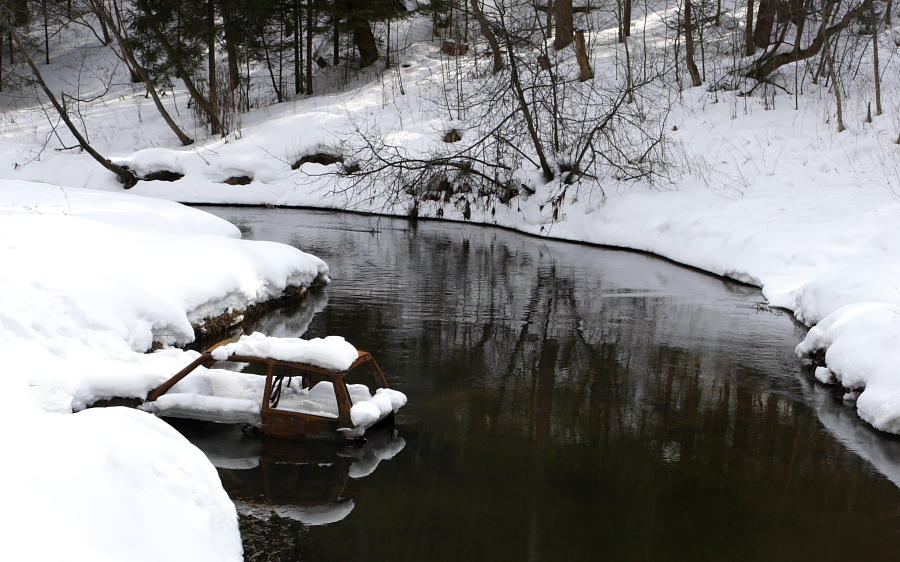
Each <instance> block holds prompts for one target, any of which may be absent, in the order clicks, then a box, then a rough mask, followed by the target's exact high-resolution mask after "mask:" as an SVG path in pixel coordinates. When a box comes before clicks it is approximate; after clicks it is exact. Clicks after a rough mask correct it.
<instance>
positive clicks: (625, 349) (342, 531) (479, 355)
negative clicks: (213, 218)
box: [309, 219, 898, 561]
mask: <svg viewBox="0 0 900 562" xmlns="http://www.w3.org/2000/svg"><path fill="white" fill-rule="evenodd" d="M342 220H343V219H342ZM359 220H360V221H361V220H363V219H359ZM385 224H395V223H391V222H390V221H385ZM403 224H406V223H403ZM329 236H331V238H329V240H327V241H325V242H321V243H317V244H318V245H315V246H314V247H316V248H317V249H325V250H327V251H328V252H331V254H330V255H329V254H328V253H324V254H323V257H325V258H326V259H328V261H329V263H330V264H331V265H332V266H333V267H334V268H335V271H336V281H335V285H334V286H332V287H330V288H329V289H328V290H327V291H328V293H329V299H330V303H329V306H328V307H327V308H326V309H324V310H323V311H322V312H320V313H319V314H317V315H316V317H315V318H314V320H313V321H312V323H311V327H310V334H309V335H311V336H321V335H325V334H329V333H337V334H342V335H345V336H346V337H347V338H348V339H349V340H350V341H352V342H354V343H356V344H357V345H359V346H360V347H365V348H368V349H370V350H371V351H374V352H375V353H376V356H377V357H378V359H379V362H380V363H381V365H382V367H384V369H385V371H386V373H387V374H388V376H389V378H391V380H392V382H395V383H397V384H398V386H400V388H401V389H402V390H404V391H406V392H407V393H408V394H409V396H410V403H409V405H408V406H407V407H406V408H405V409H404V410H402V411H401V412H400V423H401V429H402V430H403V432H404V437H406V438H407V440H408V441H409V442H410V443H411V447H410V449H411V450H409V451H406V453H405V454H404V455H403V456H402V457H401V458H402V460H398V461H395V462H393V463H392V464H391V470H389V471H383V472H382V473H381V475H380V477H379V478H375V479H370V480H367V481H366V482H365V484H366V486H362V487H360V488H361V489H360V495H359V496H358V497H357V498H355V499H357V500H358V505H357V507H356V510H355V512H354V516H353V517H348V518H347V519H346V520H344V521H342V523H341V524H340V525H333V526H327V527H317V528H316V530H315V533H316V535H317V536H318V537H319V541H320V544H321V545H327V549H332V548H333V549H334V550H333V552H336V553H339V554H337V555H334V556H331V557H330V558H329V559H353V558H357V557H359V553H360V552H361V551H363V550H365V549H363V548H362V547H361V546H357V545H368V546H371V547H372V548H377V551H378V553H379V555H380V558H381V559H385V560H401V559H419V560H435V561H437V560H469V559H472V560H475V559H479V560H485V559H492V560H526V559H532V560H568V559H573V560H574V559H583V558H584V555H585V553H587V552H597V553H602V555H603V556H604V557H605V558H608V559H628V560H657V559H671V558H677V559H683V560H719V559H735V560H760V559H767V560H768V559H823V560H824V559H830V560H846V559H861V558H865V557H873V558H879V557H880V558H882V559H888V558H890V557H891V556H892V555H893V552H895V549H894V550H891V547H894V546H896V542H897V541H896V540H892V537H897V536H898V535H897V534H896V532H895V530H896V528H897V523H898V521H897V518H896V517H893V516H885V513H894V512H896V511H897V509H896V504H897V502H896V490H895V489H894V487H893V486H892V485H891V484H890V483H887V482H885V481H884V480H882V479H879V478H873V477H872V474H871V473H869V472H867V470H866V465H864V464H863V463H861V462H859V461H858V460H857V459H856V458H855V457H853V456H852V455H848V454H846V451H845V450H844V448H843V447H842V445H840V444H839V443H838V442H836V441H835V440H834V439H831V438H830V437H828V436H827V435H824V434H823V430H822V429H821V427H820V425H819V419H818V417H817V415H816V412H815V411H814V410H812V409H811V408H809V407H806V405H805V404H803V403H802V402H801V401H802V400H803V396H804V392H803V389H802V388H798V386H799V385H797V384H796V373H795V372H794V371H793V369H795V368H796V360H795V359H793V357H792V356H791V354H790V345H789V344H788V345H785V344H784V341H783V340H784V339H786V338H793V337H794V336H793V334H792V331H791V330H792V328H790V327H787V328H783V327H781V326H783V324H782V323H783V322H784V319H777V318H776V317H774V316H773V317H771V318H770V316H771V315H761V314H760V313H759V312H757V311H754V310H748V309H747V308H743V309H741V308H738V305H739V304H741V302H740V301H739V299H738V298H736V297H735V298H734V300H733V301H726V303H725V305H724V306H723V305H722V304H717V305H716V304H713V305H709V303H708V301H709V299H710V298H712V299H715V298H726V297H727V296H728V295H729V294H736V295H738V296H741V295H746V294H747V291H748V289H746V288H743V287H736V286H729V285H725V286H724V290H723V287H722V285H723V284H722V283H721V282H719V281H717V280H715V279H709V278H706V277H703V276H699V275H696V274H694V273H691V272H686V271H684V270H681V269H678V268H674V267H672V266H670V265H668V264H661V263H659V262H656V261H652V260H645V259H643V258H639V257H634V256H629V255H621V254H615V253H610V254H607V255H605V257H604V258H603V259H604V260H606V259H607V258H608V260H609V264H607V262H605V261H603V262H599V263H598V262H596V261H595V263H593V264H591V265H590V267H589V268H588V267H586V266H585V265H584V263H583V262H585V261H588V260H581V259H580V256H579V252H580V251H581V250H570V253H569V254H567V255H563V254H560V252H559V247H557V246H553V245H550V244H546V243H544V242H542V241H536V240H533V239H523V238H521V237H514V236H506V235H504V234H503V233H496V232H495V231H485V230H482V229H474V230H465V229H463V228H459V229H457V228H455V227H451V226H446V225H442V226H436V227H427V226H420V227H419V228H418V229H417V230H416V229H409V228H407V229H406V230H391V229H388V228H384V229H382V230H381V231H380V232H378V233H375V234H369V233H361V232H360V231H359V230H347V231H342V232H340V233H334V232H332V233H330V234H329ZM566 248H571V247H568V246H567V247H566ZM584 251H585V252H588V251H590V250H587V249H584ZM337 252H340V254H338V253H337ZM623 264H624V265H625V266H629V265H631V264H634V265H635V267H634V271H633V272H631V271H627V268H624V269H623ZM673 287H675V288H677V289H678V290H679V291H682V292H681V293H678V292H675V293H673V289H672V288H673ZM684 287H688V288H689V290H687V291H686V292H687V293H689V296H688V297H687V298H682V297H683V295H684V293H685V289H684ZM732 290H733V293H731V291H732ZM673 294H674V296H673ZM723 294H724V295H726V297H722V296H721V295H723ZM678 295H682V297H679V296H678ZM752 298H754V299H755V298H756V297H752ZM776 322H777V323H776ZM736 326H752V328H745V329H744V331H743V332H740V331H738V332H735V329H736V328H735V327H736ZM756 336H759V338H758V339H756ZM782 352H784V353H786V355H785V357H786V358H781V357H778V356H776V357H775V358H774V359H773V357H772V355H773V354H778V353H782ZM785 381H789V382H785ZM819 409H820V414H821V412H822V411H823V409H822V407H820V408H819ZM834 421H835V423H832V424H829V425H836V422H837V421H840V420H834ZM826 423H828V422H827V421H826ZM857 437H858V436H857ZM857 440H858V439H857ZM870 450H871V449H870ZM880 457H882V458H884V459H885V460H887V461H889V460H890V455H888V454H887V452H885V454H880ZM366 494H368V495H366ZM392 494H393V496H392ZM384 497H404V498H407V497H409V498H411V499H407V500H404V501H397V502H381V501H375V500H376V498H378V499H381V498H384ZM860 498H865V501H860ZM364 500H366V501H364ZM376 528H377V529H378V530H379V531H382V532H383V536H400V537H402V540H395V541H385V542H378V544H377V545H376V544H375V543H374V539H373V537H374V536H376V533H375V529H376ZM351 533H352V536H353V543H352V545H347V546H346V548H344V547H342V546H341V545H343V544H344V543H342V542H340V541H341V540H342V539H346V538H347V537H348V535H349V534H351ZM860 536H867V537H880V538H879V541H881V542H876V541H861V540H859V537H860ZM448 537H450V539H448ZM369 541H372V542H371V544H370V543H369ZM450 541H452V548H448V544H450ZM332 545H337V546H332ZM322 548H323V550H325V549H326V546H323V547H322ZM372 551H373V550H368V551H366V552H372ZM342 555H343V556H342ZM732 555H733V556H732Z"/></svg>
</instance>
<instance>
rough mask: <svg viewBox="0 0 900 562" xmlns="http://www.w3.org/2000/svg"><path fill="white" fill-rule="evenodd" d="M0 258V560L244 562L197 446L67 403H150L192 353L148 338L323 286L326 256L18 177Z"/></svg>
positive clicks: (9, 194)
mask: <svg viewBox="0 0 900 562" xmlns="http://www.w3.org/2000/svg"><path fill="white" fill-rule="evenodd" d="M0 263H2V264H3V267H2V269H0V354H2V355H3V357H4V377H3V382H4V384H3V392H2V393H0V421H2V422H3V425H4V426H5V427H8V428H15V429H14V430H11V431H9V432H7V437H6V439H7V441H8V443H7V444H8V447H9V448H8V450H10V451H16V455H15V457H14V458H10V459H7V461H8V462H6V463H4V466H3V468H2V469H0V496H2V497H3V498H4V507H5V510H4V515H3V516H2V517H3V521H2V523H0V543H2V544H3V548H4V553H5V555H6V557H8V558H10V559H17V560H24V559H28V560H147V561H150V560H172V559H184V560H188V559H189V560H210V561H220V560H240V559H241V541H240V536H239V533H238V526H237V516H236V512H235V508H234V506H233V504H232V503H231V501H230V500H229V499H228V496H227V495H226V493H225V491H224V490H223V489H222V486H221V483H220V482H219V479H218V476H217V474H216V471H215V469H214V468H213V466H212V465H211V464H210V463H209V461H208V460H207V459H206V458H205V457H204V456H203V455H202V453H200V451H199V450H197V449H196V448H195V447H194V446H192V445H191V444H190V443H189V442H188V441H186V440H185V439H184V438H183V437H182V436H181V435H180V434H178V433H177V432H176V431H175V430H173V429H171V428H170V427H169V426H168V425H166V424H165V423H163V422H162V421H160V420H158V419H156V418H155V417H154V416H151V415H148V414H146V413H144V412H140V411H137V410H130V409H125V408H107V409H93V410H85V411H81V412H79V413H76V414H72V412H73V411H78V410H82V409H83V408H84V407H85V406H86V405H87V404H90V403H92V402H94V401H95V400H97V399H102V398H108V397H112V396H139V397H143V396H145V395H146V394H147V392H148V391H149V390H150V389H152V388H153V387H155V386H156V385H158V384H159V383H161V382H163V381H164V380H166V379H167V378H169V377H170V376H171V375H172V374H173V373H175V372H177V371H178V370H179V369H181V368H182V367H183V366H184V365H186V364H187V363H189V362H190V361H191V360H192V359H193V358H194V357H196V356H197V353H196V352H188V351H182V350H180V349H176V348H167V349H162V350H160V351H157V352H155V353H149V354H148V353H145V351H147V350H148V348H149V347H150V345H151V343H152V342H154V341H158V342H163V343H186V342H189V341H191V340H192V339H193V337H194V332H193V329H192V327H191V326H192V324H194V323H198V322H200V321H202V320H203V319H204V318H206V317H208V316H211V315H218V314H222V313H224V312H226V311H228V310H229V309H234V308H242V307H244V306H246V305H247V304H250V303H256V302H262V301H264V300H267V299H270V298H272V297H275V296H278V295H280V294H281V292H282V291H283V290H284V288H285V287H287V286H288V285H292V284H299V285H309V284H311V283H313V282H325V281H327V275H328V267H327V265H325V263H324V262H323V261H322V260H320V259H318V258H316V257H314V256H311V255H309V254H305V253H303V252H301V251H299V250H297V249H295V248H292V247H289V246H284V245H281V244H275V243H267V242H263V243H260V242H253V241H244V240H241V239H240V233H239V231H238V230H237V228H235V227H234V226H233V225H231V224H229V223H227V222H226V221H223V220H221V219H218V218H216V217H214V216H212V215H210V214H208V213H205V212H202V211H198V210H195V209H190V208H187V207H184V206H182V205H179V204H176V203H171V202H167V201H162V200H158V199H148V198H144V197H139V196H134V195H126V194H122V193H103V192H96V191H89V190H83V189H70V188H64V187H60V186H53V185H47V184H42V183H34V182H25V181H11V180H2V181H0ZM217 384H222V383H217ZM232 384H236V383H235V381H232ZM184 398H185V396H184V395H174V396H173V397H168V398H166V400H165V401H163V403H162V404H163V406H168V407H170V408H177V407H179V406H183V405H184V404H183V402H181V401H182V400H183V399H184ZM166 401H168V403H167V402H166ZM230 406H231V410H234V411H239V412H241V413H243V414H246V413H249V408H248V407H247V404H246V403H237V402H235V403H231V404H230ZM234 406H240V407H239V408H235V407H234ZM173 514H178V515H177V517H173ZM37 521H39V522H40V524H35V522H37ZM47 529H52V535H53V540H47V538H46V537H47V536H48V535H47ZM153 537H156V539H153Z"/></svg>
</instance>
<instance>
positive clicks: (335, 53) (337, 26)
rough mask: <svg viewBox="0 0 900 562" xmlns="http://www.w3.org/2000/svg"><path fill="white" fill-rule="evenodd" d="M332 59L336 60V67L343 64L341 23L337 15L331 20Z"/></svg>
mask: <svg viewBox="0 0 900 562" xmlns="http://www.w3.org/2000/svg"><path fill="white" fill-rule="evenodd" d="M331 58H332V59H334V66H337V65H339V64H340V63H341V22H340V20H338V17H337V14H335V15H334V16H332V18H331Z"/></svg>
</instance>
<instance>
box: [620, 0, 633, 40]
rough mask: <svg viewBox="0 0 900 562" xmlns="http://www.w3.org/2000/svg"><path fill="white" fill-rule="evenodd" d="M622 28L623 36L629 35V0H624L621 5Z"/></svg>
mask: <svg viewBox="0 0 900 562" xmlns="http://www.w3.org/2000/svg"><path fill="white" fill-rule="evenodd" d="M622 30H623V34H624V35H625V37H631V0H625V1H624V3H623V5H622ZM623 42H624V39H623Z"/></svg>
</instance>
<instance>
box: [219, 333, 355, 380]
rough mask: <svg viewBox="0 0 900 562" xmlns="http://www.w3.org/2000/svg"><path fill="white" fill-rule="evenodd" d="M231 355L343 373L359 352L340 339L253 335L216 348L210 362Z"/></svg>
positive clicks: (223, 359)
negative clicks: (311, 366)
mask: <svg viewBox="0 0 900 562" xmlns="http://www.w3.org/2000/svg"><path fill="white" fill-rule="evenodd" d="M232 355H247V356H252V357H263V358H267V359H277V360H279V361H290V362H294V363H306V364H308V365H315V366H317V367H322V368H323V369H329V370H332V371H346V370H347V369H349V368H350V365H352V364H353V362H354V361H356V359H357V358H358V357H359V352H358V351H357V350H356V348H355V347H353V345H351V344H350V343H348V342H347V341H346V340H345V339H344V338H342V337H341V336H327V337H325V338H313V339H311V340H305V339H302V338H277V337H268V336H266V335H265V334H261V333H259V332H256V333H253V334H250V335H244V336H241V338H240V339H239V340H238V341H236V342H233V343H229V344H227V345H224V346H221V347H217V348H216V349H214V350H213V352H212V356H213V359H215V360H217V361H225V360H227V359H228V358H229V357H231V356H232Z"/></svg>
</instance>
